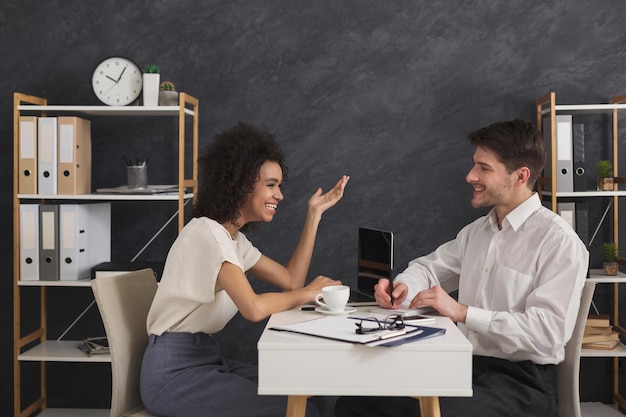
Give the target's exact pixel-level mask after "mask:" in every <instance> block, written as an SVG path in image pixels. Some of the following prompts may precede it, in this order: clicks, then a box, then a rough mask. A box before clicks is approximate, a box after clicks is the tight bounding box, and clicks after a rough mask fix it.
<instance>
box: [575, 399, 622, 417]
mask: <svg viewBox="0 0 626 417" xmlns="http://www.w3.org/2000/svg"><path fill="white" fill-rule="evenodd" d="M580 414H581V416H582V417H623V416H624V414H622V413H620V412H619V411H618V410H616V409H615V408H613V407H612V406H610V405H608V404H603V403H600V402H589V403H580Z"/></svg>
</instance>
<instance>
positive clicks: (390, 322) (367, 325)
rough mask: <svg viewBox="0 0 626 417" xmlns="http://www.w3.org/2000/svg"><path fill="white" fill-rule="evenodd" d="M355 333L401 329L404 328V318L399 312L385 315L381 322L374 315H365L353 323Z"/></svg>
mask: <svg viewBox="0 0 626 417" xmlns="http://www.w3.org/2000/svg"><path fill="white" fill-rule="evenodd" d="M354 325H355V326H356V330H355V331H354V332H355V333H356V334H367V333H372V332H379V331H382V330H401V329H404V319H403V318H402V316H401V315H400V314H393V315H390V316H387V317H385V319H384V320H383V321H382V322H381V321H380V320H378V319H377V318H376V317H367V318H364V319H361V320H360V321H359V322H358V323H354Z"/></svg>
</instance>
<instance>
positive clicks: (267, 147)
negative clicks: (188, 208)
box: [193, 123, 287, 231]
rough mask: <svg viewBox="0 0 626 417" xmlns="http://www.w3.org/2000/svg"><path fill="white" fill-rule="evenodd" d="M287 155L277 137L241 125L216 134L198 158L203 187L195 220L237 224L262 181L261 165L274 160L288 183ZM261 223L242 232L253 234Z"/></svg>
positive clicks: (251, 225)
mask: <svg viewBox="0 0 626 417" xmlns="http://www.w3.org/2000/svg"><path fill="white" fill-rule="evenodd" d="M284 160H285V155H284V154H283V152H282V151H281V150H280V147H279V146H278V144H277V143H276V141H275V138H274V135H273V134H272V133H269V132H263V131H261V130H259V129H257V128H256V127H254V126H252V125H249V124H246V123H239V124H238V125H236V126H234V127H232V128H230V129H228V130H226V131H224V132H222V133H219V134H217V135H215V138H214V140H213V142H211V143H210V144H209V145H208V146H207V147H206V150H205V151H204V154H202V155H201V156H200V157H199V159H198V164H199V168H200V184H199V188H198V198H197V199H196V202H195V204H194V207H193V217H208V218H210V219H213V220H215V221H217V222H219V223H222V224H223V223H229V222H230V223H233V224H235V225H237V220H238V219H239V216H240V215H239V209H240V208H241V206H242V205H243V204H244V203H245V202H246V200H247V199H248V196H249V195H250V193H252V192H253V191H254V186H255V184H256V182H257V181H258V179H259V171H260V169H261V165H263V164H264V163H265V162H266V161H272V162H276V163H278V165H280V167H281V170H282V174H283V183H284V182H285V181H286V180H287V167H286V166H285V163H284ZM258 226H259V225H258V223H257V222H253V223H248V224H245V225H243V226H242V227H241V229H240V230H241V231H246V230H248V231H252V230H256V229H257V228H258Z"/></svg>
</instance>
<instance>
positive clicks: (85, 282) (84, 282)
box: [17, 278, 91, 287]
mask: <svg viewBox="0 0 626 417" xmlns="http://www.w3.org/2000/svg"><path fill="white" fill-rule="evenodd" d="M17 285H19V286H20V287H91V278H83V279H78V280H72V281H70V280H67V281H65V280H58V281H42V280H37V281H17Z"/></svg>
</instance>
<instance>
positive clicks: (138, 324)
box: [91, 269, 157, 417]
mask: <svg viewBox="0 0 626 417" xmlns="http://www.w3.org/2000/svg"><path fill="white" fill-rule="evenodd" d="M91 286H92V289H93V293H94V296H95V298H96V303H97V304H98V309H99V310H100V315H101V317H102V322H103V323H104V329H105V331H106V335H107V339H108V341H109V348H110V351H111V375H112V380H113V387H112V388H113V389H112V398H111V417H120V416H139V415H141V416H149V415H150V414H149V413H147V412H146V411H145V410H143V405H142V402H141V397H140V394H139V373H140V369H141V361H142V358H143V354H144V350H145V348H146V345H147V343H148V335H147V333H146V318H147V316H148V311H149V310H150V305H151V304H152V299H153V298H154V294H155V293H156V290H157V282H156V279H155V276H154V273H153V272H152V269H142V270H140V271H134V272H130V273H127V274H120V275H114V276H108V277H101V278H96V279H94V280H93V281H92V283H91Z"/></svg>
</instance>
